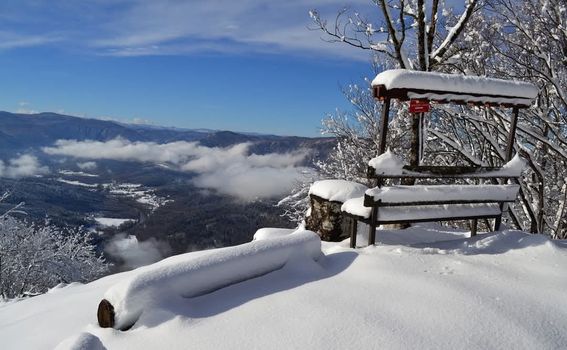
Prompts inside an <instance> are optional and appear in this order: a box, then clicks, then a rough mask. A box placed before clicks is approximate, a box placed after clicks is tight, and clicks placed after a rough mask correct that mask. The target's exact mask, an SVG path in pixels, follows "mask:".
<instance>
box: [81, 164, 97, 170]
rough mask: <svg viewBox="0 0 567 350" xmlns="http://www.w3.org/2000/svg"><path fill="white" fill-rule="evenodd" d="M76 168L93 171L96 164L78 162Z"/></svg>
mask: <svg viewBox="0 0 567 350" xmlns="http://www.w3.org/2000/svg"><path fill="white" fill-rule="evenodd" d="M77 166H78V167H79V169H81V170H93V169H96V167H97V165H96V162H83V163H81V162H79V163H77Z"/></svg>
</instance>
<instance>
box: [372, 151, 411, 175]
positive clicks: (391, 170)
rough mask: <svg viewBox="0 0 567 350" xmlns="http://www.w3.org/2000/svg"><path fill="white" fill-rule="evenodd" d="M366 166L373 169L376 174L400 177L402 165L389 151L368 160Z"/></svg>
mask: <svg viewBox="0 0 567 350" xmlns="http://www.w3.org/2000/svg"><path fill="white" fill-rule="evenodd" d="M368 165H369V166H371V167H372V168H374V170H375V173H376V174H390V175H401V174H402V172H403V167H404V163H403V161H402V160H401V159H400V158H398V157H397V156H396V155H395V154H394V153H392V152H391V151H390V150H389V149H388V150H387V151H386V152H384V153H382V154H381V155H379V156H378V157H375V158H372V159H370V161H369V162H368Z"/></svg>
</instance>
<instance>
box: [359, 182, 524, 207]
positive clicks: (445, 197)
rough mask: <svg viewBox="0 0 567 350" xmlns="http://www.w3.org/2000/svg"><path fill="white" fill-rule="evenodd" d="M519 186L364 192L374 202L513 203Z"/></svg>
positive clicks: (393, 188) (392, 188) (397, 188)
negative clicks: (468, 201) (476, 201)
mask: <svg viewBox="0 0 567 350" xmlns="http://www.w3.org/2000/svg"><path fill="white" fill-rule="evenodd" d="M519 189H520V186H519V185H415V186H404V185H396V186H385V187H375V188H372V189H369V190H367V191H366V194H367V195H368V196H371V197H373V198H374V200H375V201H378V200H382V202H384V203H407V202H428V201H457V200H464V199H466V200H471V201H473V200H478V201H482V200H485V201H514V200H515V199H516V196H517V195H518V191H519Z"/></svg>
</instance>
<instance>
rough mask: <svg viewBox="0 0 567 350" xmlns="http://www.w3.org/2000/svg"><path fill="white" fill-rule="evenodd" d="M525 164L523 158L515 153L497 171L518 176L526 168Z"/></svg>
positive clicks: (501, 173)
mask: <svg viewBox="0 0 567 350" xmlns="http://www.w3.org/2000/svg"><path fill="white" fill-rule="evenodd" d="M526 167H527V164H526V161H525V160H524V159H522V158H521V157H520V155H519V154H516V155H515V156H514V158H512V159H511V160H510V161H509V162H508V163H506V164H504V165H503V166H502V168H501V169H500V170H498V171H497V173H498V174H500V175H508V176H514V177H518V176H520V175H522V172H523V171H524V170H525V169H526Z"/></svg>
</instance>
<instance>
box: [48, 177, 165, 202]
mask: <svg viewBox="0 0 567 350" xmlns="http://www.w3.org/2000/svg"><path fill="white" fill-rule="evenodd" d="M59 174H61V175H63V176H71V177H77V176H79V177H86V178H93V177H98V175H94V174H89V173H85V172H77V171H71V170H61V171H59ZM56 180H57V181H59V182H62V183H65V184H67V185H73V186H80V187H86V188H90V189H91V191H97V190H98V188H99V187H102V188H104V189H106V190H108V191H109V192H110V193H111V194H112V195H115V196H119V197H128V198H132V199H134V200H135V201H136V202H138V203H142V204H144V205H146V206H147V207H148V208H150V209H151V210H155V209H157V208H159V207H161V206H163V205H165V204H167V203H169V202H171V201H172V200H171V199H167V198H163V197H160V196H158V195H156V193H155V190H153V189H151V188H147V187H144V186H142V185H141V184H131V183H101V184H99V183H85V182H81V181H78V180H68V179H64V178H57V179H56Z"/></svg>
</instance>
